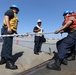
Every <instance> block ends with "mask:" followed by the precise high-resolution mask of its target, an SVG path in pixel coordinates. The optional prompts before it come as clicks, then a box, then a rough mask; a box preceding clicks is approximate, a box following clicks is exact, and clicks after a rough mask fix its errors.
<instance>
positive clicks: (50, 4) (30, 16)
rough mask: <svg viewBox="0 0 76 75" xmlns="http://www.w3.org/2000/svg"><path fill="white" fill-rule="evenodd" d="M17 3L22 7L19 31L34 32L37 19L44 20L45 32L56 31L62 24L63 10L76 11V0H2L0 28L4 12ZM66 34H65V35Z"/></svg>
mask: <svg viewBox="0 0 76 75" xmlns="http://www.w3.org/2000/svg"><path fill="white" fill-rule="evenodd" d="M13 4H15V5H17V6H18V7H19V9H20V12H19V14H18V15H17V16H18V18H19V24H18V30H17V31H18V33H19V34H24V33H27V32H33V28H34V26H35V25H36V24H37V20H38V19H41V20H42V27H43V29H44V32H54V31H55V30H58V29H59V28H60V27H61V26H62V22H63V16H62V14H63V12H64V11H66V10H73V11H76V0H74V1H73V0H6V1H5V0H1V1H0V28H1V27H2V25H3V18H4V12H5V11H6V10H8V9H9V7H10V6H11V5H13ZM51 36H52V37H57V38H58V37H61V35H60V34H51V35H48V34H47V35H46V37H51ZM64 36H65V34H63V37H64Z"/></svg>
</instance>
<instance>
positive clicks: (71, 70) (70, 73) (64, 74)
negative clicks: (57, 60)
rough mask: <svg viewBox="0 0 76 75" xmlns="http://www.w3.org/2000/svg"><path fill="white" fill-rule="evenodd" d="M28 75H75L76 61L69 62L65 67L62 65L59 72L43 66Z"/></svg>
mask: <svg viewBox="0 0 76 75" xmlns="http://www.w3.org/2000/svg"><path fill="white" fill-rule="evenodd" d="M51 63H52V62H51ZM28 75H76V60H73V61H69V62H68V65H67V66H65V65H63V64H62V65H61V71H56V70H50V69H47V68H46V66H45V67H43V68H41V69H39V70H37V71H35V72H33V73H30V74H28Z"/></svg>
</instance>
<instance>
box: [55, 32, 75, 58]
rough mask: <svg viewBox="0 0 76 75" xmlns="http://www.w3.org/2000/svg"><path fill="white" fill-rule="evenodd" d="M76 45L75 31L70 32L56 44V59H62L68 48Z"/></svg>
mask: <svg viewBox="0 0 76 75" xmlns="http://www.w3.org/2000/svg"><path fill="white" fill-rule="evenodd" d="M75 44H76V31H74V32H70V33H69V34H68V35H67V37H65V38H64V39H62V40H60V42H59V41H58V42H57V43H56V46H57V49H58V55H57V58H60V59H64V58H65V55H66V53H67V52H68V50H69V48H70V47H72V46H74V45H75Z"/></svg>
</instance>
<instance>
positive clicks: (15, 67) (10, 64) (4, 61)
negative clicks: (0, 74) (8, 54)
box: [0, 57, 18, 70]
mask: <svg viewBox="0 0 76 75" xmlns="http://www.w3.org/2000/svg"><path fill="white" fill-rule="evenodd" d="M5 63H6V66H5V67H6V68H7V69H12V70H15V69H18V67H17V66H16V65H14V63H13V62H12V61H11V60H7V59H5V58H3V57H2V58H1V61H0V65H3V64H5Z"/></svg>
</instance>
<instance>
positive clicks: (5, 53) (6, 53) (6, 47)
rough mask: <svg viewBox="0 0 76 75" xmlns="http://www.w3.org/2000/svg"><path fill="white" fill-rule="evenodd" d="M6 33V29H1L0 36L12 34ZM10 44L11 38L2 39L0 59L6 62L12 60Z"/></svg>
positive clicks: (11, 42)
mask: <svg viewBox="0 0 76 75" xmlns="http://www.w3.org/2000/svg"><path fill="white" fill-rule="evenodd" d="M13 33H14V32H13V31H12V33H8V31H7V28H5V27H3V28H2V30H1V34H2V35H10V34H13ZM12 44H13V37H3V45H2V51H1V57H3V58H5V59H6V60H12V58H13V56H12Z"/></svg>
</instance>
